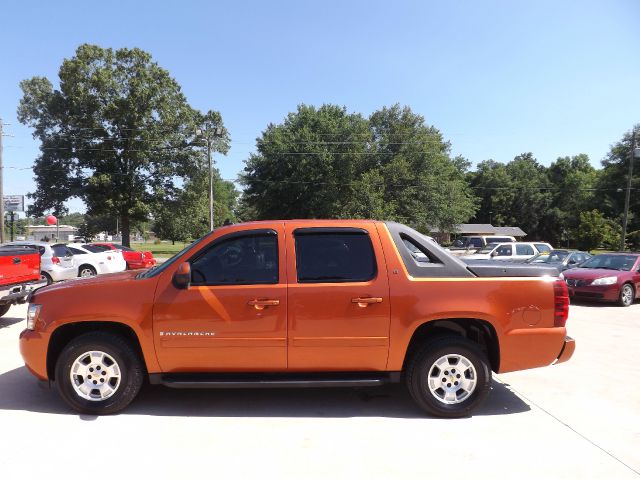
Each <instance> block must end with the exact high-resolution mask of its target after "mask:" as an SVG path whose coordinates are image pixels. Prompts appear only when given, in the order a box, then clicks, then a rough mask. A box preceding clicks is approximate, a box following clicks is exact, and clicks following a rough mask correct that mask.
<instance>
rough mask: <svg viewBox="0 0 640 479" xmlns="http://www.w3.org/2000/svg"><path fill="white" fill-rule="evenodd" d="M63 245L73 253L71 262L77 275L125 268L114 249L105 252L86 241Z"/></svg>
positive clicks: (117, 270) (123, 262) (81, 275)
mask: <svg viewBox="0 0 640 479" xmlns="http://www.w3.org/2000/svg"><path fill="white" fill-rule="evenodd" d="M56 246H63V247H66V248H67V249H69V251H70V252H71V254H72V255H73V264H74V266H75V267H76V268H77V271H78V276H80V277H82V278H86V277H89V276H95V275H97V274H105V273H117V272H119V271H124V270H125V269H127V263H126V262H125V260H124V258H123V257H122V254H121V253H119V252H117V251H114V252H107V251H104V250H103V249H102V248H97V247H94V246H91V245H89V244H86V243H69V244H67V245H64V244H63V245H56Z"/></svg>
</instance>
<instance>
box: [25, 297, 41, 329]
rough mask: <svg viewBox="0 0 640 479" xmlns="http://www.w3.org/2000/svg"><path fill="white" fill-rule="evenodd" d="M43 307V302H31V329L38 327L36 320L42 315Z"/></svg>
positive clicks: (28, 314)
mask: <svg viewBox="0 0 640 479" xmlns="http://www.w3.org/2000/svg"><path fill="white" fill-rule="evenodd" d="M41 308H42V305H41V304H33V303H31V304H30V305H29V309H28V310H27V329H30V330H31V331H33V330H34V329H36V321H37V320H38V316H40V309H41Z"/></svg>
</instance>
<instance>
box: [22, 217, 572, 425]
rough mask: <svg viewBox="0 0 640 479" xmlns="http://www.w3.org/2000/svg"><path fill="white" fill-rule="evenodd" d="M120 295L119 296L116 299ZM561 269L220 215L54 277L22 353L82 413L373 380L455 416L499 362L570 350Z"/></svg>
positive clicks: (391, 228)
mask: <svg viewBox="0 0 640 479" xmlns="http://www.w3.org/2000/svg"><path fill="white" fill-rule="evenodd" d="M114 298H118V300H117V301H114V300H113V299H114ZM568 309H569V298H568V293H567V286H566V284H565V283H564V281H562V280H560V279H559V278H558V272H557V270H556V269H555V268H550V267H545V266H530V265H524V264H508V263H501V264H496V263H494V262H492V261H485V262H483V263H482V264H473V265H468V264H466V263H464V262H462V261H460V260H459V259H457V258H455V257H453V256H452V255H451V254H449V253H448V252H447V251H446V250H444V249H442V248H441V247H440V246H438V245H437V243H436V242H435V241H433V240H432V239H430V238H428V237H425V236H423V235H422V234H420V233H418V232H417V231H415V230H413V229H411V228H409V227H406V226H403V225H400V224H397V223H392V222H378V221H366V220H336V221H332V220H291V221H263V222H252V223H242V224H236V225H229V226H224V227H221V228H219V229H217V230H215V231H213V232H212V233H210V234H208V235H206V236H204V237H203V238H201V239H200V240H198V241H196V242H194V243H192V244H191V245H190V246H188V247H187V248H185V249H184V250H182V251H181V252H180V253H178V254H177V255H175V256H174V257H173V258H171V259H170V260H168V261H167V262H165V263H164V264H162V265H160V266H157V267H155V268H152V269H148V270H145V271H142V272H140V271H125V272H122V273H117V274H111V275H105V276H103V277H96V278H90V279H89V278H87V279H80V280H76V281H73V282H68V283H61V284H54V285H51V286H47V287H45V288H42V289H40V290H38V291H36V292H35V293H34V294H33V295H32V296H31V298H30V305H29V309H28V313H27V328H26V329H25V330H24V331H23V332H22V333H21V335H20V350H21V353H22V356H23V358H24V361H25V364H26V365H27V367H28V369H29V370H30V371H31V372H32V373H33V374H34V375H35V376H36V377H37V378H39V379H41V380H44V381H49V382H51V381H54V382H55V383H56V386H57V389H58V392H59V393H60V395H61V396H62V398H63V399H64V400H65V401H66V402H67V403H68V404H69V405H70V406H71V407H73V408H75V409H76V410H78V411H80V412H83V413H90V414H107V413H113V412H116V411H119V410H121V409H123V408H124V407H126V406H127V405H128V404H129V403H130V402H131V401H132V400H133V399H134V398H135V397H136V395H137V394H138V391H139V390H140V387H141V385H142V383H143V381H144V379H145V377H147V378H148V380H149V381H150V383H151V384H162V385H165V386H169V387H173V388H199V387H202V388H255V387H328V386H349V387H364V386H378V385H382V384H387V383H394V382H404V383H405V384H406V386H407V388H408V389H409V391H410V393H411V395H412V397H413V398H414V400H415V402H416V403H417V405H418V406H419V407H421V408H422V409H423V410H424V411H426V412H427V413H430V414H433V415H436V416H441V417H461V416H466V415H469V414H470V413H471V412H472V411H473V410H474V409H476V408H477V407H478V406H479V405H480V404H481V403H482V401H483V400H484V399H485V398H486V396H487V395H488V393H489V390H490V386H491V372H492V371H494V372H500V373H501V372H508V371H516V370H521V369H527V368H535V367H540V366H548V365H551V364H556V363H561V362H563V361H566V360H568V359H569V358H570V357H571V355H572V354H573V351H574V348H575V343H574V341H573V340H572V339H571V338H569V337H567V334H566V333H567V332H566V328H565V322H566V320H567V316H568Z"/></svg>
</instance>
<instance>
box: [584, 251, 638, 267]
mask: <svg viewBox="0 0 640 479" xmlns="http://www.w3.org/2000/svg"><path fill="white" fill-rule="evenodd" d="M636 259H638V257H637V256H634V255H630V254H599V255H596V256H594V257H593V258H591V259H590V260H588V261H585V262H584V263H582V264H581V265H580V266H579V267H580V268H592V269H612V270H615V271H631V268H633V265H634V264H635V262H636Z"/></svg>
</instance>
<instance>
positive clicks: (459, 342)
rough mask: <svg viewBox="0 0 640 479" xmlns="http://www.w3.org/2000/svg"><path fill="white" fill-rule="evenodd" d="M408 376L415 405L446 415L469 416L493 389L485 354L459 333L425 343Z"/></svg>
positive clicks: (411, 362)
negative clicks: (458, 335) (459, 335)
mask: <svg viewBox="0 0 640 479" xmlns="http://www.w3.org/2000/svg"><path fill="white" fill-rule="evenodd" d="M405 377H406V383H407V388H408V389H409V392H410V393H411V396H412V397H413V400H414V401H415V402H416V404H417V405H418V406H420V408H422V409H423V410H424V411H426V412H427V413H429V414H432V415H434V416H439V417H446V418H457V417H464V416H468V415H469V414H470V413H471V412H472V411H473V410H474V409H476V408H477V407H478V406H479V405H480V404H481V403H482V402H483V401H484V400H485V399H486V397H487V394H488V393H489V390H490V388H491V370H490V369H489V365H488V361H487V358H486V357H485V355H484V353H483V352H482V351H481V350H480V349H479V348H478V347H477V346H476V344H475V343H472V342H471V341H468V340H466V339H464V338H460V337H456V336H445V337H440V338H436V339H434V340H432V341H429V342H428V343H426V344H425V345H424V346H423V347H422V349H420V350H419V352H418V353H417V354H416V355H415V356H413V358H412V359H411V361H410V362H409V365H408V368H407V371H406V376H405Z"/></svg>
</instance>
